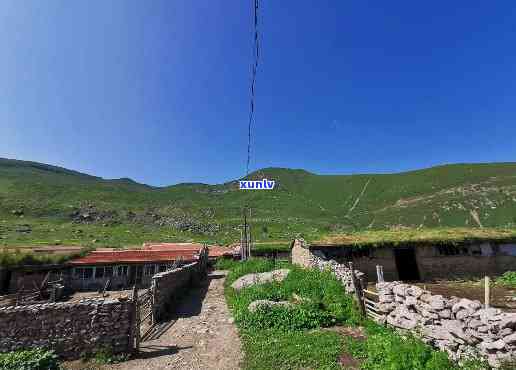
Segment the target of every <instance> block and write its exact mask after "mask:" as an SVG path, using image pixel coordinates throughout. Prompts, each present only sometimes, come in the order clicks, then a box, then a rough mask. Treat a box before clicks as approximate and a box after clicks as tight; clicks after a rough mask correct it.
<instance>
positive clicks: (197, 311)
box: [103, 271, 242, 370]
mask: <svg viewBox="0 0 516 370" xmlns="http://www.w3.org/2000/svg"><path fill="white" fill-rule="evenodd" d="M225 278H226V272H224V271H214V272H212V273H210V274H209V276H208V279H207V281H206V282H205V283H203V284H202V285H201V286H200V287H198V288H195V289H192V290H191V291H190V292H189V293H188V295H187V296H185V297H184V299H183V300H182V301H181V302H180V303H179V305H178V307H177V311H176V313H175V315H174V316H173V318H172V319H171V320H170V321H168V322H165V323H163V324H161V325H160V327H159V328H158V330H157V332H158V334H157V335H154V336H153V337H151V338H149V339H147V340H145V341H143V342H142V343H141V345H140V353H139V354H138V356H136V358H134V359H131V360H129V361H126V362H123V363H120V364H114V365H110V366H106V367H103V369H113V370H115V369H116V370H136V369H138V370H141V369H185V370H187V369H188V370H197V369H199V370H200V369H208V370H210V369H213V370H225V369H227V370H235V369H239V368H240V362H241V360H242V351H241V343H240V338H239V337H238V333H237V330H236V327H235V325H234V324H233V319H232V318H231V314H230V312H229V309H228V307H227V305H226V300H225V298H224V280H225Z"/></svg>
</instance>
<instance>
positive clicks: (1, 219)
mask: <svg viewBox="0 0 516 370" xmlns="http://www.w3.org/2000/svg"><path fill="white" fill-rule="evenodd" d="M263 177H266V178H267V179H270V180H271V179H272V180H276V188H275V189H274V190H273V191H241V190H238V181H237V180H234V181H230V182H227V183H225V184H219V185H207V184H196V183H189V184H178V185H174V186H168V187H163V188H157V187H151V186H148V185H144V184H139V183H136V182H134V181H132V180H130V179H116V180H105V179H102V178H99V177H95V176H90V175H87V174H83V173H79V172H76V171H71V170H67V169H64V168H60V167H55V166H50V165H46V164H41V163H35V162H25V161H17V160H10V159H0V245H22V244H52V243H66V244H94V245H99V246H100V245H113V246H117V245H124V244H140V243H141V242H143V241H148V240H170V241H172V240H201V241H202V240H205V241H211V242H230V241H234V240H236V239H238V238H239V235H240V231H239V229H238V225H239V224H240V223H241V213H242V205H243V204H245V203H247V204H249V205H250V207H251V208H252V224H253V228H254V236H255V238H256V239H258V240H261V241H270V240H288V239H290V238H292V237H293V236H295V235H297V234H303V235H304V236H305V237H308V238H317V237H320V236H322V235H325V234H328V233H332V232H349V231H355V230H364V229H372V230H374V229H392V228H399V227H412V228H418V227H424V228H434V227H480V226H483V227H515V224H516V163H493V164H455V165H445V166H439V167H433V168H429V169H424V170H418V171H411V172H405V173H398V174H361V175H316V174H313V173H310V172H307V171H304V170H292V169H285V168H265V169H262V170H259V171H257V172H255V173H253V174H251V175H250V178H253V179H261V178H263Z"/></svg>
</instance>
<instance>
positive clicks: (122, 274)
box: [118, 266, 127, 276]
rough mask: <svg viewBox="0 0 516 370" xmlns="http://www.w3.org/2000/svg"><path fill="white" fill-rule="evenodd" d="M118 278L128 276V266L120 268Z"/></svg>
mask: <svg viewBox="0 0 516 370" xmlns="http://www.w3.org/2000/svg"><path fill="white" fill-rule="evenodd" d="M118 276H127V266H118Z"/></svg>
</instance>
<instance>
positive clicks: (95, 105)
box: [0, 0, 516, 185]
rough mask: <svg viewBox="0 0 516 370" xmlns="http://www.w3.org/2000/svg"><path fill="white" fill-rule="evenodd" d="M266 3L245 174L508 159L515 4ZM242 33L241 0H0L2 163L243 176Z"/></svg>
mask: <svg viewBox="0 0 516 370" xmlns="http://www.w3.org/2000/svg"><path fill="white" fill-rule="evenodd" d="M261 5H262V10H261V16H262V17H261V24H260V27H261V30H262V36H263V40H262V60H261V65H260V69H259V74H258V82H257V112H256V126H255V131H254V132H255V136H254V141H253V158H252V168H253V169H257V168H262V167H268V166H281V167H294V168H305V169H307V170H310V171H314V172H317V173H357V172H393V171H402V170H408V169H414V168H421V167H427V166H431V165H436V164H442V163H452V162H488V161H514V160H516V145H515V144H516V140H515V139H516V124H515V119H516V83H515V81H516V7H515V6H514V2H513V1H504V0H499V1H495V2H493V1H491V2H488V1H484V2H471V1H464V0H456V1H449V0H447V1H441V0H436V1H428V2H421V1H417V2H414V1H412V2H409V1H379V0H377V1H367V0H361V1H355V0H352V1H341V0H335V1H313V0H306V1H300V0H298V1H287V0H281V1H273V0H262V1H261ZM251 32H252V28H251V0H245V1H244V0H195V1H180V0H173V1H171V0H163V1H158V0H153V1H129V0H121V1H115V0H110V1H101V0H97V1H69V0H62V1H57V0H45V1H40V0H33V1H30V0H27V1H19V0H3V1H1V2H0V46H1V47H0V157H8V158H19V159H25V160H34V161H39V162H45V163H50V164H56V165H61V166H64V167H68V168H71V169H76V170H80V171H85V172H88V173H91V174H95V175H98V176H103V177H108V178H116V177H131V178H133V179H135V180H137V181H140V182H145V183H149V184H153V185H165V184H172V183H177V182H185V181H188V182H190V181H192V182H193V181H196V182H197V181H201V182H210V183H217V182H222V181H225V180H229V179H233V178H238V177H240V176H242V175H243V173H244V169H245V153H246V136H247V115H248V106H249V103H248V100H249V97H248V91H249V82H250V76H249V71H250V64H251V58H252V47H251V37H252V33H251Z"/></svg>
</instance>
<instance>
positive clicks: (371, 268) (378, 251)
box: [292, 239, 516, 281]
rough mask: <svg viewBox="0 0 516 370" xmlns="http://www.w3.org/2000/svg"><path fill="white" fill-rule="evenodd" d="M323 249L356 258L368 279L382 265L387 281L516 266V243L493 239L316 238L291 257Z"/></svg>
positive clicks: (341, 257)
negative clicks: (356, 241)
mask: <svg viewBox="0 0 516 370" xmlns="http://www.w3.org/2000/svg"><path fill="white" fill-rule="evenodd" d="M303 248H305V249H307V250H309V251H310V252H312V253H322V254H323V255H324V257H325V258H326V259H333V260H335V261H337V262H339V263H346V262H353V265H354V267H355V268H356V269H357V270H360V271H362V272H364V273H365V274H366V276H367V278H368V280H371V281H372V280H375V279H376V266H377V265H380V266H382V267H383V273H384V276H385V279H386V280H387V281H394V280H403V281H431V280H436V279H453V278H469V277H483V276H485V275H490V276H496V275H501V274H503V273H504V272H506V271H510V270H515V269H516V243H514V242H508V241H507V242H505V241H504V242H500V241H493V240H488V239H486V240H477V241H470V242H466V241H464V242H447V241H442V242H435V241H417V242H416V241H414V242H401V243H387V242H386V243H378V244H376V245H361V246H357V245H353V244H351V243H342V242H341V243H339V242H335V243H332V242H313V243H310V244H306V245H304V246H303V247H301V246H296V245H294V247H293V249H292V260H293V261H297V260H299V259H303V258H306V256H308V255H309V254H306V253H305V251H303V250H302V249H303Z"/></svg>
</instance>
